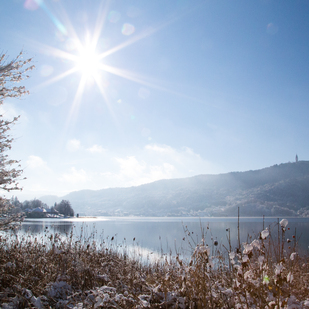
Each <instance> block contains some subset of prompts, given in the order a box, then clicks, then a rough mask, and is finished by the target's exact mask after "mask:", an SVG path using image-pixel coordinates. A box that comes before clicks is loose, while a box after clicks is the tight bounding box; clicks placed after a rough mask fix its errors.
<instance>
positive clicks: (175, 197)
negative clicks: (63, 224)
mask: <svg viewBox="0 0 309 309" xmlns="http://www.w3.org/2000/svg"><path fill="white" fill-rule="evenodd" d="M59 199H60V200H61V199H65V200H70V202H71V203H72V207H73V208H74V209H75V211H76V213H80V214H86V215H112V216H126V215H135V216H237V209H238V207H240V212H241V215H242V216H262V215H265V216H301V217H309V161H299V162H295V163H284V164H280V165H274V166H271V167H268V168H264V169H261V170H255V171H247V172H232V173H226V174H219V175H198V176H194V177H189V178H182V179H166V180H159V181H155V182H153V183H149V184H145V185H141V186H137V187H130V188H111V189H103V190H81V191H76V192H72V193H70V194H68V195H66V196H64V197H61V198H57V197H55V196H46V197H42V198H41V200H42V201H44V202H46V203H49V204H51V203H54V202H58V201H59Z"/></svg>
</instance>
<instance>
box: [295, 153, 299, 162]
mask: <svg viewBox="0 0 309 309" xmlns="http://www.w3.org/2000/svg"><path fill="white" fill-rule="evenodd" d="M295 162H296V163H297V162H298V155H297V154H296V157H295Z"/></svg>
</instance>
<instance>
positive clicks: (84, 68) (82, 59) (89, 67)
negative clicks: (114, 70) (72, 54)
mask: <svg viewBox="0 0 309 309" xmlns="http://www.w3.org/2000/svg"><path fill="white" fill-rule="evenodd" d="M100 65H101V61H100V58H99V56H98V54H97V53H96V50H95V48H93V47H91V46H82V47H80V48H79V51H78V55H77V58H76V69H77V70H78V71H79V72H81V74H82V77H84V78H90V77H95V76H96V75H97V74H98V73H99V70H100Z"/></svg>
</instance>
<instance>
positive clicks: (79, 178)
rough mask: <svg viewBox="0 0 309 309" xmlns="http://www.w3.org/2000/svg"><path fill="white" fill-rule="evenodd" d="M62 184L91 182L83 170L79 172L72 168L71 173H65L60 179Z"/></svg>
mask: <svg viewBox="0 0 309 309" xmlns="http://www.w3.org/2000/svg"><path fill="white" fill-rule="evenodd" d="M59 180H60V181H62V182H68V183H74V184H75V183H81V182H82V183H85V182H87V181H88V180H89V176H88V175H87V172H86V171H85V170H83V169H80V170H77V169H76V168H75V167H72V168H71V169H70V171H69V172H67V173H64V174H62V175H61V177H60V178H59Z"/></svg>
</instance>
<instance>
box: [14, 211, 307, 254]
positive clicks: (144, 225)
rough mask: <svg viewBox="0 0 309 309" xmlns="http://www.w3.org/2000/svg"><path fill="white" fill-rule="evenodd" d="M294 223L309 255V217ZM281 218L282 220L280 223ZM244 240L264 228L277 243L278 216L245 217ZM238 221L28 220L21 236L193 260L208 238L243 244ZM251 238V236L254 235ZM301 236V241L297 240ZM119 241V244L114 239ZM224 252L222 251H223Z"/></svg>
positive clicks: (291, 229) (222, 243) (292, 226)
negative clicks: (59, 237) (55, 237)
mask: <svg viewBox="0 0 309 309" xmlns="http://www.w3.org/2000/svg"><path fill="white" fill-rule="evenodd" d="M287 219H288V221H289V224H288V226H287V228H289V230H287V231H286V238H289V239H291V240H292V242H291V244H290V245H291V246H293V245H294V240H295V239H297V240H298V244H299V247H300V248H301V250H303V251H306V252H308V245H309V218H287ZM279 220H281V218H280V219H279ZM239 225H240V229H239V231H240V240H241V242H246V241H252V240H253V239H254V238H255V237H257V236H258V235H259V232H260V231H262V230H263V226H264V228H268V229H269V230H270V231H271V233H272V236H273V238H274V239H277V235H278V234H277V233H278V219H277V218H265V219H264V222H263V218H240V224H239ZM237 227H238V219H237V218H193V217H186V218H179V217H177V218H173V217H160V218H158V217H147V218H146V217H97V218H74V219H26V220H25V221H24V222H23V224H22V228H21V230H20V231H19V234H20V235H21V234H22V235H26V234H27V235H29V234H28V233H30V235H33V236H32V237H37V238H38V237H41V238H42V240H44V239H45V240H46V239H48V236H49V235H50V234H54V233H60V234H61V235H62V236H63V237H66V236H69V235H70V233H73V236H74V237H75V238H77V239H82V240H85V239H90V240H91V241H93V240H94V241H96V243H97V244H100V243H101V244H103V243H104V246H112V247H114V248H117V249H119V250H121V248H122V249H123V248H126V249H127V250H129V251H130V250H131V252H133V251H134V250H132V248H134V249H135V251H134V254H139V255H141V256H142V255H143V256H145V255H148V256H159V255H161V256H162V254H167V255H172V256H173V255H175V254H176V253H179V254H181V255H182V256H185V257H189V256H190V255H191V253H192V247H194V246H195V244H196V243H199V242H200V241H201V239H202V237H203V235H204V239H205V242H206V243H207V244H208V245H209V246H211V247H212V248H213V249H214V242H215V241H218V243H219V247H220V246H221V248H223V249H222V250H225V249H224V247H223V246H225V247H226V248H228V247H229V242H228V238H229V237H230V239H231V244H232V247H236V246H237V243H238V240H237V239H238V228H237ZM249 235H250V236H251V238H250V237H249ZM293 236H295V238H293ZM112 237H113V240H112ZM217 248H218V247H217Z"/></svg>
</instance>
